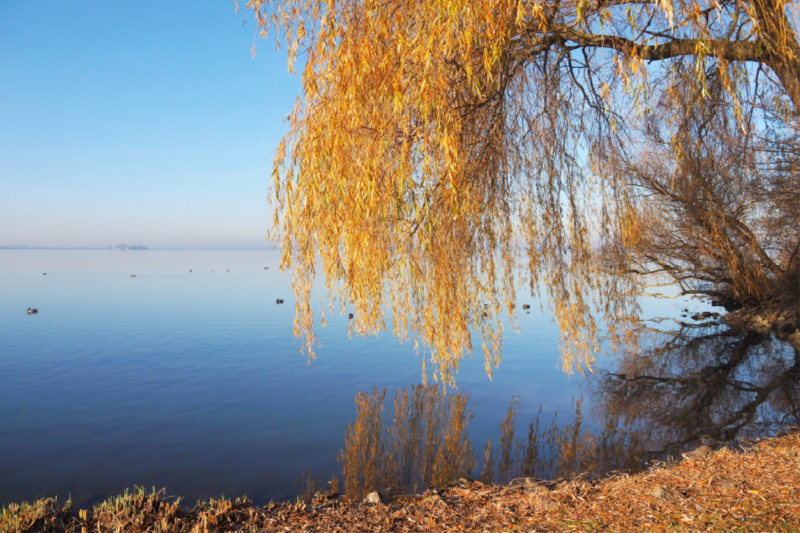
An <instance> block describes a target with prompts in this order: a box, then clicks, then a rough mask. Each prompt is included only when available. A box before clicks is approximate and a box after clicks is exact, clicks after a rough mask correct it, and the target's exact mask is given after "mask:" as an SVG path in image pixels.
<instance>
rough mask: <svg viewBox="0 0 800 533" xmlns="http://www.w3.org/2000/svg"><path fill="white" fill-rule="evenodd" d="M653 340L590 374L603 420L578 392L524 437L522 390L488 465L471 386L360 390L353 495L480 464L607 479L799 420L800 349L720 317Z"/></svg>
mask: <svg viewBox="0 0 800 533" xmlns="http://www.w3.org/2000/svg"><path fill="white" fill-rule="evenodd" d="M698 332H699V333H698ZM650 344H651V347H650V348H649V349H644V350H643V351H641V352H640V353H638V354H622V355H621V356H620V358H619V359H618V360H617V364H616V366H617V369H616V370H615V371H613V372H611V371H605V372H598V373H596V374H595V375H593V376H591V377H589V378H587V382H586V383H587V387H588V390H589V391H590V394H591V396H592V398H593V404H594V405H593V409H592V413H593V415H594V417H593V418H595V420H598V421H600V422H601V423H600V425H599V427H598V429H596V430H594V431H591V430H590V429H589V427H587V426H586V424H585V422H584V419H583V405H582V403H583V402H582V400H578V401H577V402H576V403H575V406H574V413H573V418H572V421H571V422H569V423H567V424H565V425H563V426H562V425H560V423H559V421H558V417H557V416H556V418H555V419H554V420H553V421H552V422H551V423H550V424H547V425H540V421H539V417H538V416H537V417H536V418H535V419H534V420H533V421H532V422H531V423H530V424H529V425H528V427H527V432H526V433H527V434H524V433H523V435H518V432H517V423H518V421H519V416H518V412H517V406H518V400H517V398H515V397H512V401H511V404H510V405H509V410H508V414H507V415H506V417H505V418H504V419H503V420H502V421H501V423H500V439H499V441H498V445H497V446H496V447H494V448H493V446H492V441H489V442H488V443H487V444H486V447H485V448H484V453H483V454H482V455H483V457H482V461H480V462H479V461H477V460H476V457H475V453H474V452H473V447H472V443H471V442H470V440H469V438H468V436H467V426H468V425H469V421H470V420H471V419H472V418H473V412H472V411H471V410H470V409H469V406H468V403H469V396H468V395H467V394H465V393H463V392H456V393H451V394H447V395H446V394H443V393H442V392H441V390H440V389H439V387H437V386H427V387H426V386H422V385H418V386H412V389H411V391H408V390H399V391H397V394H396V395H395V398H394V402H393V404H392V405H391V406H389V407H388V408H387V409H384V400H385V396H386V391H385V390H384V391H378V390H377V389H376V390H374V391H373V392H372V393H371V394H366V393H359V394H358V395H357V396H356V410H357V417H356V421H355V422H353V423H351V424H348V426H347V428H346V437H345V449H344V450H343V451H342V454H341V456H340V460H341V462H342V465H343V468H344V480H345V492H346V494H347V495H348V496H350V497H358V498H361V497H364V496H365V495H366V494H367V493H368V492H371V491H373V490H379V491H382V492H389V493H392V494H402V493H416V492H417V491H419V490H421V489H425V488H427V487H430V486H442V485H445V484H448V483H450V482H452V481H454V480H456V479H458V478H459V477H461V476H471V475H473V474H475V473H480V477H481V479H482V480H483V481H496V482H501V483H507V482H509V481H511V480H512V479H513V478H517V477H527V478H536V479H561V478H573V477H575V476H577V475H581V476H584V477H590V478H591V477H598V476H602V475H605V474H607V473H608V472H611V471H634V470H637V469H638V468H640V467H641V466H643V465H644V464H645V462H646V461H647V460H649V459H655V458H664V457H666V456H667V455H677V454H678V453H679V452H680V451H682V450H683V449H685V448H687V447H689V446H691V445H694V444H698V443H700V442H707V443H711V444H715V443H719V442H728V441H733V440H735V439H737V438H754V437H758V436H762V435H769V434H773V433H775V432H777V431H778V430H780V429H783V428H786V427H789V426H797V425H800V353H798V352H797V351H795V350H793V349H792V348H791V347H790V346H789V345H788V344H786V343H784V342H781V341H778V340H776V339H773V338H771V337H769V336H767V335H763V334H759V333H754V332H747V333H742V332H737V331H734V330H731V329H729V328H727V327H723V326H719V325H717V326H714V327H711V328H702V329H701V328H689V327H683V328H682V329H681V330H680V331H677V332H669V333H667V332H654V333H653V334H652V337H651V339H650ZM540 413H541V409H540ZM481 466H482V468H480V467H481ZM477 470H480V472H476V471H477Z"/></svg>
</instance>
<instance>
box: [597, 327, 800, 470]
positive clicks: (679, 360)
mask: <svg viewBox="0 0 800 533" xmlns="http://www.w3.org/2000/svg"><path fill="white" fill-rule="evenodd" d="M652 345H653V347H652V348H650V349H646V350H644V351H643V352H642V353H641V354H640V355H637V354H627V355H623V356H622V357H621V359H620V360H619V362H618V365H617V366H618V369H617V370H616V371H615V372H606V373H603V374H601V375H598V377H597V378H594V380H593V382H591V385H590V388H591V389H592V390H593V398H594V404H595V410H596V411H597V412H598V413H602V414H603V415H604V416H614V417H621V418H625V419H627V420H628V421H629V425H630V426H635V427H636V428H637V431H638V432H640V433H641V434H642V440H643V441H644V442H646V443H647V444H646V445H647V448H648V449H649V450H651V452H652V453H653V454H658V455H664V454H674V453H677V452H679V451H680V450H681V449H684V448H686V447H688V446H690V445H694V444H697V443H699V442H701V441H709V442H710V443H715V442H728V441H732V440H735V439H737V438H755V437H758V436H762V435H770V434H774V433H775V432H777V431H779V430H780V429H783V428H786V427H790V426H797V425H798V423H799V422H800V353H798V352H797V351H796V350H794V349H792V348H791V346H790V345H789V344H787V343H785V342H782V341H780V340H777V339H775V338H773V337H771V336H769V335H765V334H761V333H756V332H741V331H736V330H733V329H730V328H727V327H725V326H722V325H714V326H711V327H705V328H693V327H686V326H683V327H682V328H681V329H680V330H678V331H674V332H654V333H653V339H652Z"/></svg>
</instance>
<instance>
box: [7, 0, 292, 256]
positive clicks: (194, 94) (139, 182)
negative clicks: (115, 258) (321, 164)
mask: <svg viewBox="0 0 800 533" xmlns="http://www.w3.org/2000/svg"><path fill="white" fill-rule="evenodd" d="M246 18H247V23H246V24H244V25H243V24H242V22H243V21H244V20H245V19H246ZM255 30H256V28H255V24H254V23H253V21H252V19H251V16H250V15H249V14H247V13H245V12H244V11H243V10H240V11H239V13H238V14H237V13H236V12H235V9H234V4H233V2H232V1H230V0H205V1H202V2H199V1H188V0H168V1H156V0H148V1H136V2H117V1H111V2H109V1H104V2H99V1H95V2H91V1H77V0H69V1H68V2H45V3H35V2H33V3H32V2H12V1H2V2H0V246H9V245H29V246H66V247H71V246H88V247H95V246H107V245H109V244H119V243H128V244H145V245H149V246H150V247H152V248H162V247H178V248H184V247H260V246H265V245H267V243H266V241H265V233H266V230H267V228H268V227H269V225H270V223H271V218H272V217H271V214H270V210H269V206H268V203H267V200H266V196H267V192H268V186H269V180H270V173H271V167H272V157H273V153H274V149H275V147H276V146H277V144H278V142H279V141H280V138H281V137H282V136H283V134H284V133H285V131H286V128H287V125H286V123H285V122H284V119H285V117H286V115H287V114H288V112H289V111H290V110H291V107H292V105H293V103H294V101H295V98H296V97H297V95H298V92H299V85H300V80H299V78H298V77H296V76H293V75H291V74H289V73H288V70H287V67H286V57H285V55H284V54H283V53H282V52H279V51H276V50H275V45H274V41H273V40H272V38H271V37H270V39H268V40H256V42H255V44H256V50H257V53H256V56H255V58H251V54H250V51H251V46H252V44H253V42H254V36H255Z"/></svg>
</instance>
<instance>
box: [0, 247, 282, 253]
mask: <svg viewBox="0 0 800 533" xmlns="http://www.w3.org/2000/svg"><path fill="white" fill-rule="evenodd" d="M0 250H107V251H109V252H119V251H123V252H124V251H128V250H119V249H117V248H114V249H111V248H108V247H107V246H105V247H88V246H0ZM153 250H176V251H180V250H183V251H198V252H202V251H214V250H216V251H220V250H231V251H233V250H277V248H275V247H273V246H258V247H235V248H147V250H144V251H153ZM136 251H142V250H136Z"/></svg>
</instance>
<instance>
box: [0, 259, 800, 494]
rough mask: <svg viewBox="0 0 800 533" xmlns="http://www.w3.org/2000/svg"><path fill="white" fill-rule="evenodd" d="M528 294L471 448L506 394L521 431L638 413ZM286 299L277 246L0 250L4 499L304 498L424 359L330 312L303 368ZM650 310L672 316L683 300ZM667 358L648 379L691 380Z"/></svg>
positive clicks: (478, 403)
mask: <svg viewBox="0 0 800 533" xmlns="http://www.w3.org/2000/svg"><path fill="white" fill-rule="evenodd" d="M264 267H269V269H268V270H265V269H264ZM190 269H191V270H192V271H193V272H191V273H190V272H189V270H190ZM212 270H213V271H214V273H212ZM228 270H229V272H228ZM44 272H46V273H47V275H46V276H43V275H42V273H44ZM131 274H136V277H135V278H131V277H130V275H131ZM277 298H283V299H285V301H286V303H285V304H284V305H276V304H275V300H276V299H277ZM526 301H527V302H528V303H531V304H533V305H532V307H533V309H532V310H531V312H530V313H529V314H524V313H521V314H520V315H519V316H518V324H519V330H520V331H519V334H514V333H512V332H508V333H507V334H506V336H505V341H504V349H503V362H502V364H501V366H500V368H499V369H497V370H496V371H495V373H494V379H493V380H492V381H489V380H488V379H487V377H486V375H485V373H484V371H483V361H482V356H476V357H475V359H474V360H471V361H467V362H465V363H463V364H462V367H461V371H460V373H459V375H458V385H459V390H461V391H466V392H468V393H469V395H470V398H471V404H472V405H473V406H474V411H475V414H476V416H475V419H474V420H473V421H472V423H471V424H470V426H469V436H470V438H471V439H472V440H473V442H475V443H476V444H475V449H476V451H480V450H482V447H483V443H485V442H486V441H487V440H488V439H490V438H491V439H495V441H496V439H497V437H498V433H499V429H498V425H499V423H500V421H501V420H502V418H503V417H504V415H505V413H506V412H507V410H508V405H509V401H510V400H511V397H512V395H517V396H518V397H519V400H520V405H519V414H520V420H521V421H522V423H524V424H527V423H528V421H529V420H530V419H532V418H533V417H534V416H535V414H536V412H537V411H538V408H539V405H542V407H543V412H542V414H541V417H540V418H541V419H542V420H543V422H545V423H546V422H548V421H549V420H551V419H552V417H553V414H554V412H555V411H560V412H562V413H565V414H566V413H569V412H570V410H571V405H572V402H573V398H576V397H578V396H581V395H583V396H584V397H585V400H586V406H585V411H591V409H592V405H591V404H592V402H594V404H595V405H596V406H597V407H598V408H602V409H605V410H606V411H613V410H615V409H616V410H617V411H619V412H620V413H622V412H624V410H625V409H626V408H627V409H631V410H633V407H631V405H630V401H636V400H630V398H629V397H628V396H630V395H628V396H625V394H626V393H627V389H626V388H625V387H621V386H620V385H619V383H618V381H619V379H620V378H619V375H618V374H619V372H617V373H616V374H614V375H611V374H606V373H602V372H601V373H600V374H598V375H597V376H595V377H592V378H591V379H588V380H585V379H581V378H580V377H578V376H572V377H571V378H570V377H568V376H566V375H565V374H564V373H563V372H561V371H560V370H559V368H558V358H559V355H558V331H557V329H556V328H555V326H554V325H553V323H552V321H551V319H550V317H549V315H547V314H546V313H541V312H540V311H539V309H538V304H537V302H534V301H533V300H532V299H531V298H527V299H526V298H525V297H524V296H523V297H522V298H521V300H520V304H521V303H525V302H526ZM293 303H294V301H293V298H292V293H291V289H290V279H289V275H288V274H282V273H281V272H280V271H279V270H278V255H277V253H276V252H274V251H160V250H149V251H124V252H123V251H111V250H108V251H106V250H74V251H72V250H0V504H3V503H7V502H10V501H21V500H25V499H28V500H29V499H32V498H38V497H43V496H58V497H59V499H61V500H63V499H65V498H66V497H68V496H70V495H71V497H72V498H73V501H74V502H75V504H76V505H78V506H80V505H87V504H89V503H91V502H95V501H98V500H100V499H102V498H105V497H107V496H109V495H114V494H118V493H120V492H122V491H123V490H124V489H125V488H127V487H132V486H133V485H134V484H136V485H144V486H147V487H151V486H155V487H157V488H161V487H166V489H167V494H172V495H181V496H184V497H185V498H186V500H185V501H188V503H190V504H191V503H193V502H194V501H195V500H197V499H208V498H210V497H219V496H220V495H223V494H224V495H226V496H238V495H244V494H246V495H247V496H249V497H250V498H252V499H254V500H255V501H256V503H263V502H266V501H268V500H270V499H276V500H277V499H283V498H292V497H294V495H296V494H297V493H298V492H300V491H301V490H302V487H301V485H302V482H301V473H303V472H305V471H307V470H309V469H310V470H311V471H312V472H313V473H314V476H315V477H319V478H322V479H326V478H330V476H331V475H332V474H334V473H336V474H340V473H341V465H340V464H339V463H338V462H337V459H336V457H337V455H338V454H339V452H340V450H341V449H342V448H343V447H344V440H343V439H344V427H345V425H346V424H347V423H348V422H352V421H353V420H354V418H355V407H354V401H353V400H354V395H355V393H356V392H357V391H371V390H372V389H373V387H378V388H379V389H381V388H388V389H389V391H390V393H389V395H391V394H393V391H394V390H396V389H399V388H408V387H409V386H410V385H411V384H412V383H419V382H420V376H421V366H422V365H421V360H420V358H419V357H417V356H416V355H415V352H414V349H413V346H412V345H410V344H399V343H398V342H397V341H396V340H395V339H394V338H393V337H392V336H391V335H383V336H381V337H379V338H353V339H348V338H347V336H346V331H347V324H348V320H347V318H346V317H340V316H338V315H337V316H333V317H328V327H326V328H322V327H320V328H319V331H318V334H319V338H320V342H321V343H322V347H321V348H320V349H319V350H318V351H317V359H315V360H314V361H312V362H311V364H307V360H306V358H305V357H304V356H303V355H301V354H300V341H299V340H298V339H295V338H293V337H292V335H291V331H292V322H293V319H294V306H293ZM648 305H652V306H653V307H651V308H650V309H649V310H648V312H651V313H652V314H657V315H659V316H665V315H673V316H677V314H678V312H679V311H678V308H679V307H680V306H682V303H678V302H671V303H664V302H656V303H652V304H648ZM28 307H36V308H38V309H39V313H38V314H36V315H27V314H26V312H25V311H26V309H27V308H28ZM697 308H699V306H698V305H695V306H694V308H693V309H697ZM776 350H777V351H775V350H773V351H771V352H769V353H768V354H767V355H766V356H765V355H764V354H763V353H761V352H759V354H761V355H758V357H761V358H763V357H767V358H769V361H770V363H769V364H770V365H772V366H771V367H770V368H773V370H774V371H775V372H778V371H781V372H786V371H787V369H790V368H791V364H792V363H791V361H792V354H791V353H789V352H788V351H786V350H785V349H782V348H777V349H776ZM712 351H713V353H715V354H716V353H718V352H719V350H712ZM648 357H649V359H648V360H650V361H651V362H652V360H653V357H652V356H648ZM682 360H683V359H682ZM776 361H777V362H776ZM723 363H725V362H723ZM615 364H616V363H615ZM621 364H622V365H623V366H624V365H625V364H628V365H629V366H630V365H632V364H633V363H629V362H628V363H626V362H625V361H623V362H622V363H621ZM697 364H700V363H697ZM748 364H749V365H750V366H752V364H753V363H752V362H751V363H748ZM609 365H611V362H609V361H601V366H604V367H609ZM637 365H638V366H637V367H636V368H637V369H639V370H642V371H643V372H646V371H649V370H648V369H649V367H646V366H645V367H642V365H641V364H639V363H637ZM667 366H668V367H669V368H662V367H659V368H657V369H655V370H654V371H656V370H657V371H658V372H660V374H659V376H662V377H663V375H664V374H665V373H667V374H669V372H673V373H675V372H681V370H680V368H676V366H677V363H675V362H674V361H673V362H671V363H670V364H669V365H667ZM701 366H702V365H701ZM706 366H708V365H706ZM762 366H763V365H762ZM702 368H705V367H702ZM775 368H777V369H778V370H775ZM687 371H688V372H690V373H691V372H695V373H696V372H697V371H698V370H697V369H696V368H691V369H689V370H687ZM789 371H790V370H789ZM744 372H745V374H744V377H747V376H751V375H753V376H755V375H762V374H764V371H763V370H762V369H761V366H759V367H758V368H757V369H755V370H753V368H751V367H747V370H746V371H744ZM790 372H791V371H790ZM632 375H633V373H632V371H631V370H628V374H627V376H632ZM793 376H794V374H791V373H790V374H789V377H788V378H785V379H783V381H781V383H782V384H783V385H782V387H783V388H782V389H780V390H781V391H783V392H781V394H783V395H784V396H785V397H787V398H788V399H784V400H783V401H784V403H786V402H788V404H789V405H790V408H788V411H787V409H784V408H783V407H781V406H779V408H778V411H780V414H781V416H784V415H785V414H786V412H790V411H791V405H792V402H794V401H795V399H796V397H797V395H796V389H797V380H796V378H795V377H793ZM734 377H735V379H736V380H739V381H741V378H742V376H741V375H740V376H734ZM668 378H669V376H668V375H667V376H666V378H665V379H664V380H663V381H664V382H665V383H670V381H669V379H668ZM687 379H691V378H687ZM731 379H734V378H731ZM764 379H766V378H764ZM614 380H616V381H614ZM793 380H794V381H793ZM786 383H788V385H786ZM787 386H788V389H786V387H787ZM620 389H624V390H623V391H622V392H620ZM785 389H786V390H785ZM787 390H788V392H787ZM615 391H616V392H615ZM646 392H647V391H644V392H642V393H641V394H640V396H642V395H645V396H646V394H645V393H646ZM674 392H675V391H669V390H666V391H665V392H664V394H665V395H666V396H663V397H660V398H664V397H668V396H669V395H670V394H674ZM613 394H617V396H619V398H620V399H619V400H613V401H612V400H611V399H610V398H611V396H610V395H613ZM684 394H687V393H686V392H684ZM792 394H794V396H792ZM787 395H788V396H787ZM729 396H730V395H727V396H726V402H727V403H726V404H725V405H729V404H730V401H729V400H730V398H729ZM645 400H647V401H649V402H650V403H651V404H654V405H655V404H656V403H658V401H659V400H658V399H654V398H653V397H652V394H651V395H650V396H648V397H646V398H644V399H643V400H638V401H640V402H641V401H645ZM626 401H628V403H625V402H626ZM742 401H744V402H745V403H747V398H744V399H743V400H742ZM773 403H774V402H773ZM659 405H661V404H659ZM776 405H777V404H776ZM781 405H783V404H781ZM770 409H772V411H775V409H774V408H772V407H770ZM781 409H782V410H781ZM762 411H763V410H762ZM692 412H693V411H692ZM770 412H771V411H770ZM602 416H603V414H602V413H600V414H599V415H597V416H596V417H595V422H594V424H598V420H600V418H602ZM676 416H678V415H676ZM688 416H690V415H687V414H686V413H684V414H683V415H680V416H678V418H680V419H681V420H684V419H686V418H687V417H688ZM714 416H717V415H714ZM764 416H771V415H769V413H767V414H766V415H764V414H763V413H761V414H759V415H758V417H760V418H759V420H761V419H763V418H764ZM758 417H757V418H758ZM662 418H663V416H662ZM790 418H791V417H790ZM656 422H657V421H656ZM723 422H724V420H723Z"/></svg>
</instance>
